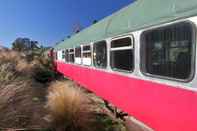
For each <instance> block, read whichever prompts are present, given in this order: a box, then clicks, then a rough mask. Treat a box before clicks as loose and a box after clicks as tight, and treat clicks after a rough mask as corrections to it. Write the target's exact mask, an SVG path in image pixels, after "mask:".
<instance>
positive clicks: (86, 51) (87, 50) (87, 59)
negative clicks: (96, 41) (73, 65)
mask: <svg viewBox="0 0 197 131" xmlns="http://www.w3.org/2000/svg"><path fill="white" fill-rule="evenodd" d="M91 64H92V54H91V47H90V45H86V46H83V65H87V66H90V65H91Z"/></svg>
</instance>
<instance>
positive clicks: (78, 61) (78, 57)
mask: <svg viewBox="0 0 197 131" xmlns="http://www.w3.org/2000/svg"><path fill="white" fill-rule="evenodd" d="M75 63H76V64H81V47H77V48H75Z"/></svg>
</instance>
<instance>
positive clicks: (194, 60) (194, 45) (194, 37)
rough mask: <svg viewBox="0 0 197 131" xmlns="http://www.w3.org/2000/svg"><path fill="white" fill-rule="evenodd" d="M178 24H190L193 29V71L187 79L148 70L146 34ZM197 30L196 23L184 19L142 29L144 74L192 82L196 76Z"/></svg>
mask: <svg viewBox="0 0 197 131" xmlns="http://www.w3.org/2000/svg"><path fill="white" fill-rule="evenodd" d="M176 24H189V26H190V28H191V31H192V40H191V41H192V45H191V48H192V49H191V51H192V53H191V54H192V56H191V67H190V68H191V73H190V75H189V77H188V78H187V79H178V78H173V77H168V76H161V75H156V74H151V73H148V72H147V69H146V46H145V44H146V42H145V40H144V39H145V37H144V36H145V35H146V34H147V33H149V32H152V31H154V30H159V29H163V28H168V27H169V26H173V25H176ZM196 31H197V28H196V26H195V24H194V23H193V22H192V21H189V20H184V21H179V22H174V23H170V24H165V25H160V26H157V27H154V28H151V29H147V30H144V31H142V33H141V34H140V58H141V59H140V71H141V73H142V74H143V75H144V76H147V77H152V78H157V79H163V80H169V81H175V82H183V83H189V82H191V81H192V80H193V79H194V77H195V73H196V59H195V58H196V42H197V40H196V38H197V37H196Z"/></svg>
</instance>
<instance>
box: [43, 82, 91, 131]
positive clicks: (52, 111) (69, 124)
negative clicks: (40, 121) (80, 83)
mask: <svg viewBox="0 0 197 131" xmlns="http://www.w3.org/2000/svg"><path fill="white" fill-rule="evenodd" d="M47 98H48V102H47V105H46V108H47V109H48V111H49V115H50V118H51V122H52V123H53V125H54V126H55V127H56V128H58V129H61V130H68V131H87V130H88V128H89V126H90V123H91V122H90V118H91V117H90V116H91V111H90V109H89V106H88V104H87V103H88V102H87V97H86V96H85V94H84V93H83V92H82V90H80V89H79V88H76V86H75V85H73V84H71V83H69V82H68V81H66V82H54V83H52V84H51V86H50V87H49V93H48V97H47Z"/></svg>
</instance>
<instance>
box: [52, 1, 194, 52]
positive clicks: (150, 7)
mask: <svg viewBox="0 0 197 131" xmlns="http://www.w3.org/2000/svg"><path fill="white" fill-rule="evenodd" d="M194 15H197V0H137V1H135V2H134V3H132V4H131V5H129V6H127V7H125V8H123V9H121V10H120V11H118V12H116V13H114V14H112V15H111V16H108V17H106V18H104V19H103V20H101V21H100V22H98V23H96V24H94V25H92V26H90V27H88V28H86V29H84V30H82V31H81V32H80V33H78V34H75V35H74V36H72V37H71V38H69V39H66V40H64V41H62V42H60V43H59V44H58V45H56V46H55V47H54V48H55V50H59V49H64V48H73V47H75V46H79V45H81V44H88V43H90V42H95V41H100V40H104V39H106V38H108V37H111V36H116V35H120V34H123V33H127V32H132V31H136V30H139V29H142V28H145V27H149V26H152V25H158V24H161V23H164V22H169V21H172V20H175V19H180V18H184V17H189V16H194Z"/></svg>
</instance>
